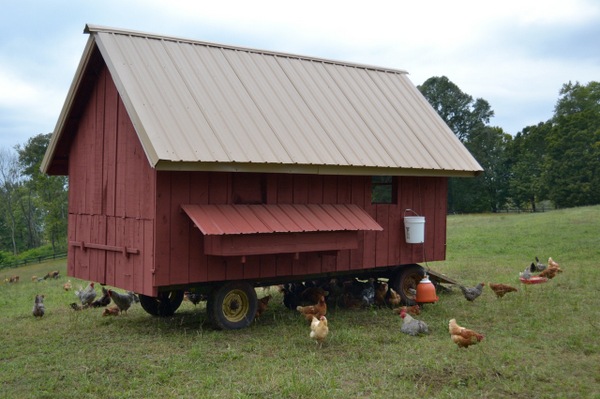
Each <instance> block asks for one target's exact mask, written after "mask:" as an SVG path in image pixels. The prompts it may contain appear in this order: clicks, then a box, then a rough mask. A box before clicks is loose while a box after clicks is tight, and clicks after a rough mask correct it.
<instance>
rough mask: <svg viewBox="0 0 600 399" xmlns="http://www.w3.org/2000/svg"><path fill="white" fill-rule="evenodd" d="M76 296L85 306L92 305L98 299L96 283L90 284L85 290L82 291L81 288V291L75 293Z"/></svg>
mask: <svg viewBox="0 0 600 399" xmlns="http://www.w3.org/2000/svg"><path fill="white" fill-rule="evenodd" d="M75 295H77V298H79V301H80V302H81V304H82V305H83V306H89V305H91V303H92V302H93V301H94V299H95V298H96V290H95V289H94V282H91V283H89V284H88V286H87V287H86V288H85V289H81V287H79V289H78V290H76V291H75Z"/></svg>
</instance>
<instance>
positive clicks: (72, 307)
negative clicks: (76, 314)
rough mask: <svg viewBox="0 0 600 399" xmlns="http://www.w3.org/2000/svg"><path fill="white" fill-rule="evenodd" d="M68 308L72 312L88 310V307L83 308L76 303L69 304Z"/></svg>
mask: <svg viewBox="0 0 600 399" xmlns="http://www.w3.org/2000/svg"><path fill="white" fill-rule="evenodd" d="M69 306H70V307H71V309H73V310H83V309H87V308H88V305H85V306H83V305H80V304H78V303H77V302H73V303H70V304H69Z"/></svg>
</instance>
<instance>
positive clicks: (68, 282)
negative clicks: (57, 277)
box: [63, 280, 73, 291]
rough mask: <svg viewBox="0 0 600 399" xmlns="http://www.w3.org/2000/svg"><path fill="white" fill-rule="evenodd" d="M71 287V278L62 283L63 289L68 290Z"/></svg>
mask: <svg viewBox="0 0 600 399" xmlns="http://www.w3.org/2000/svg"><path fill="white" fill-rule="evenodd" d="M71 288H73V285H72V284H71V280H67V282H66V283H64V284H63V290H65V291H69V290H70V289H71Z"/></svg>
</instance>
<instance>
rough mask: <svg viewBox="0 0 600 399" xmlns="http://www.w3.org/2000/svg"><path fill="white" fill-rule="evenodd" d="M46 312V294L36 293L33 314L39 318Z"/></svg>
mask: <svg viewBox="0 0 600 399" xmlns="http://www.w3.org/2000/svg"><path fill="white" fill-rule="evenodd" d="M44 313H46V308H45V307H44V296H43V295H36V296H35V301H34V302H33V315H34V316H35V317H36V318H38V317H42V316H43V315H44Z"/></svg>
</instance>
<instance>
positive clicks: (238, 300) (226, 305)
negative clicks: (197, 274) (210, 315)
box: [222, 290, 250, 323]
mask: <svg viewBox="0 0 600 399" xmlns="http://www.w3.org/2000/svg"><path fill="white" fill-rule="evenodd" d="M249 309H250V300H249V299H248V296H247V295H246V293H245V292H244V291H242V290H232V291H229V292H228V293H227V295H225V297H224V298H223V306H222V310H223V316H225V318H226V319H227V320H228V321H230V322H232V323H236V322H239V321H241V320H243V319H244V318H245V317H246V315H247V314H248V311H249Z"/></svg>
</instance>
